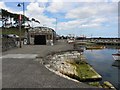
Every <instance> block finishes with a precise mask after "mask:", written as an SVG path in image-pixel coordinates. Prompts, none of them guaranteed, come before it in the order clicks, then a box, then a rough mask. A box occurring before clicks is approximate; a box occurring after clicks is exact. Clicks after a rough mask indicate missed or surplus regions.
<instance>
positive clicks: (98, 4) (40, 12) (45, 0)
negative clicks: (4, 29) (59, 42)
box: [0, 0, 119, 37]
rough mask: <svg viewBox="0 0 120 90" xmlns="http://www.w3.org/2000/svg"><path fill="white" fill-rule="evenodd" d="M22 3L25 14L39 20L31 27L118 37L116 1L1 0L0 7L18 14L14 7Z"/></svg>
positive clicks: (59, 32) (60, 32)
mask: <svg viewBox="0 0 120 90" xmlns="http://www.w3.org/2000/svg"><path fill="white" fill-rule="evenodd" d="M23 1H25V15H26V16H27V17H29V18H30V19H31V18H35V19H36V20H39V21H40V24H38V23H31V25H32V26H34V27H35V26H46V27H50V28H53V29H54V30H55V31H56V32H57V34H59V35H65V36H66V35H68V34H74V35H75V36H86V37H118V1H119V0H16V2H14V1H13V0H1V1H0V8H2V9H6V10H8V11H10V12H13V13H17V14H22V13H23V11H22V7H17V4H18V3H20V2H23ZM27 1H28V2H27ZM0 25H1V22H0Z"/></svg>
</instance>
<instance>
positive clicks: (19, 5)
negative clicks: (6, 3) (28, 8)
mask: <svg viewBox="0 0 120 90" xmlns="http://www.w3.org/2000/svg"><path fill="white" fill-rule="evenodd" d="M21 5H22V6H23V22H25V3H24V2H22V3H18V5H17V6H18V7H21Z"/></svg>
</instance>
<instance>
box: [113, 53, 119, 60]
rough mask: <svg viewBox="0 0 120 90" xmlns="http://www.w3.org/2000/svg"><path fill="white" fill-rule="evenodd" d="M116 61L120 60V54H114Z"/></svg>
mask: <svg viewBox="0 0 120 90" xmlns="http://www.w3.org/2000/svg"><path fill="white" fill-rule="evenodd" d="M112 56H113V58H114V60H120V53H116V54H112Z"/></svg>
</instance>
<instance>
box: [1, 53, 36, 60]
mask: <svg viewBox="0 0 120 90" xmlns="http://www.w3.org/2000/svg"><path fill="white" fill-rule="evenodd" d="M36 56H37V54H7V55H4V56H1V57H0V58H30V59H32V58H36Z"/></svg>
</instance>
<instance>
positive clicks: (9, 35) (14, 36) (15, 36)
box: [8, 34, 19, 38]
mask: <svg viewBox="0 0 120 90" xmlns="http://www.w3.org/2000/svg"><path fill="white" fill-rule="evenodd" d="M8 37H9V38H19V36H18V35H16V34H8Z"/></svg>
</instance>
